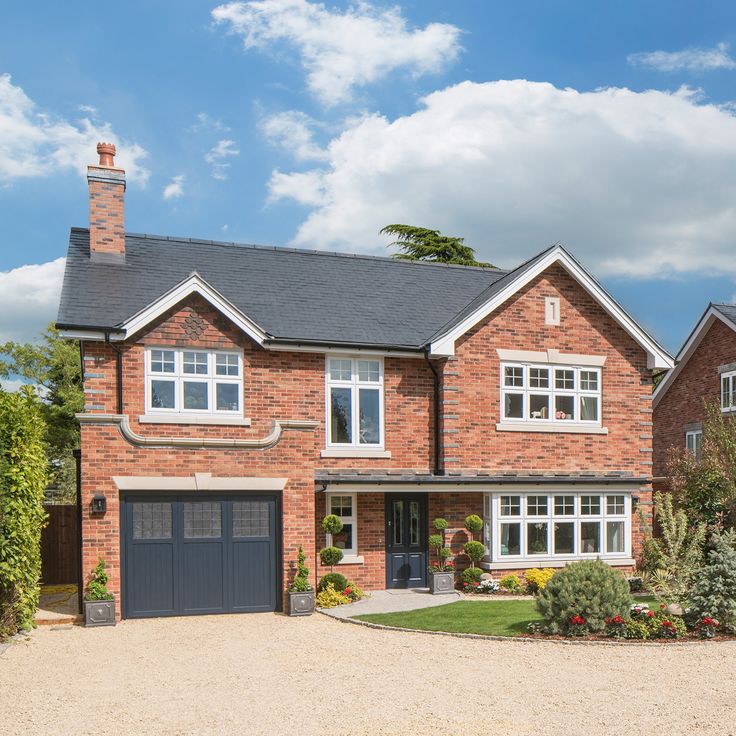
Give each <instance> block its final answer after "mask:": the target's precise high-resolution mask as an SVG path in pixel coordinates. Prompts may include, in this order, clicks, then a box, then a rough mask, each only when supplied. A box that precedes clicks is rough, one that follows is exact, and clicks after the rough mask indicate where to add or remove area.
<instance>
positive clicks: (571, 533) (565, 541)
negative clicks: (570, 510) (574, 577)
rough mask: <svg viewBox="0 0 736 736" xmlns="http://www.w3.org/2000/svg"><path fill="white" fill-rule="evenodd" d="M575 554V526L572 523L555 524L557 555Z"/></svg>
mask: <svg viewBox="0 0 736 736" xmlns="http://www.w3.org/2000/svg"><path fill="white" fill-rule="evenodd" d="M574 553H575V524H574V523H573V522H571V521H565V522H558V523H557V524H555V554H556V555H571V554H574Z"/></svg>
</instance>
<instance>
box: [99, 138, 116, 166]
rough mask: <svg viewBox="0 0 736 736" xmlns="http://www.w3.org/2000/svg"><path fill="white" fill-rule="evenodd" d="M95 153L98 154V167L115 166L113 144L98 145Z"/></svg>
mask: <svg viewBox="0 0 736 736" xmlns="http://www.w3.org/2000/svg"><path fill="white" fill-rule="evenodd" d="M97 153H99V154H100V166H110V167H114V166H115V159H114V156H115V153H116V151H115V144H114V143H98V144H97Z"/></svg>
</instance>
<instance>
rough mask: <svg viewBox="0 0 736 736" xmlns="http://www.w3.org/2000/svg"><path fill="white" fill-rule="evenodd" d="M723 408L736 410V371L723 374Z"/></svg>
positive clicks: (724, 409) (723, 409)
mask: <svg viewBox="0 0 736 736" xmlns="http://www.w3.org/2000/svg"><path fill="white" fill-rule="evenodd" d="M721 409H722V411H732V410H736V371H731V372H730V373H722V374H721Z"/></svg>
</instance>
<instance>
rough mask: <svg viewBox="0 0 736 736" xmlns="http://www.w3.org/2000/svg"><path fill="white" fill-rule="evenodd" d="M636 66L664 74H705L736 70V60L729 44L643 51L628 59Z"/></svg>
mask: <svg viewBox="0 0 736 736" xmlns="http://www.w3.org/2000/svg"><path fill="white" fill-rule="evenodd" d="M626 60H627V61H628V62H629V64H632V65H634V66H650V67H653V68H654V69H658V70H659V71H662V72H676V71H679V70H681V69H685V70H687V71H690V72H704V71H709V70H711V69H736V60H735V59H733V58H732V57H731V56H730V54H729V53H728V44H727V43H719V44H717V45H716V47H715V48H712V49H701V48H689V49H683V50H682V51H643V52H640V53H637V54H629V55H628V56H627V57H626Z"/></svg>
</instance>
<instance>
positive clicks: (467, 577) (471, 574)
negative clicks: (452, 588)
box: [460, 567, 483, 583]
mask: <svg viewBox="0 0 736 736" xmlns="http://www.w3.org/2000/svg"><path fill="white" fill-rule="evenodd" d="M482 574H483V570H481V569H480V568H479V567H466V568H465V570H463V571H462V573H461V575H460V577H461V578H462V581H463V582H464V583H479V582H480V576H481V575H482Z"/></svg>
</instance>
